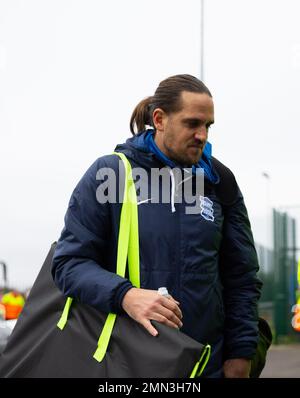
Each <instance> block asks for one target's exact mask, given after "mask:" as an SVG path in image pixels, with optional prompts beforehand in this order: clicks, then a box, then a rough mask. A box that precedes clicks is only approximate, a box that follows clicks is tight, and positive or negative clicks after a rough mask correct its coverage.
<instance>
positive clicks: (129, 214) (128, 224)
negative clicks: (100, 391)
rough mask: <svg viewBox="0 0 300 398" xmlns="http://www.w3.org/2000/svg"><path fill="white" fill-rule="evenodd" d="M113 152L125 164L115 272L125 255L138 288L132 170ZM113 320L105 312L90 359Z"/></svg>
mask: <svg viewBox="0 0 300 398" xmlns="http://www.w3.org/2000/svg"><path fill="white" fill-rule="evenodd" d="M114 154H115V155H118V156H119V157H120V158H121V159H122V161H123V164H124V167H125V188H124V195H123V205H122V210H121V217H120V227H119V236H118V253H117V269H116V273H117V274H118V275H120V276H121V277H124V276H125V271H126V263H127V257H128V269H129V279H130V281H131V283H132V284H133V285H134V286H136V287H140V274H139V272H140V266H139V265H140V264H139V231H138V210H137V199H136V191H135V185H134V181H133V178H132V169H131V165H130V163H129V161H128V159H127V158H126V156H125V155H124V154H123V153H118V152H114ZM72 300H73V299H72V298H71V297H68V298H67V301H66V304H65V307H64V310H63V313H62V315H61V318H60V320H59V322H58V324H57V326H58V328H59V329H61V330H63V328H64V327H65V325H66V323H67V320H68V315H69V311H70V308H71V304H72ZM115 321H116V314H113V313H110V314H108V316H107V319H106V321H105V324H104V327H103V329H102V332H101V335H100V337H99V340H98V347H97V350H96V352H95V354H94V358H95V359H96V360H97V361H98V362H101V361H102V360H103V358H104V356H105V354H106V351H107V347H108V344H109V341H110V337H111V334H112V331H113V327H114V323H115Z"/></svg>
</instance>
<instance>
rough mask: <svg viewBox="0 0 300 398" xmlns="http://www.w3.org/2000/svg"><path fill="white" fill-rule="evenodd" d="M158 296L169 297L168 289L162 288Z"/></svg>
mask: <svg viewBox="0 0 300 398" xmlns="http://www.w3.org/2000/svg"><path fill="white" fill-rule="evenodd" d="M158 294H160V295H161V296H169V292H168V289H167V288H166V287H160V288H159V289H158Z"/></svg>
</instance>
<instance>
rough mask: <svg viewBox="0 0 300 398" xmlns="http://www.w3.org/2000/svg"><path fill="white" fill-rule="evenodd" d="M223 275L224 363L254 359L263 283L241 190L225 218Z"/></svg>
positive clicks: (222, 257) (222, 247) (222, 249)
mask: <svg viewBox="0 0 300 398" xmlns="http://www.w3.org/2000/svg"><path fill="white" fill-rule="evenodd" d="M223 234H224V235H223V241H222V246H221V252H220V273H221V279H222V282H223V287H224V290H223V297H224V306H225V336H224V337H225V339H224V349H225V352H224V359H229V358H247V359H251V358H252V357H253V356H254V354H255V350H256V346H257V340H258V313H257V302H258V299H259V297H260V290H261V286H262V283H261V281H260V280H259V278H258V277H257V271H258V268H259V267H258V260H257V254H256V250H255V246H254V241H253V236H252V232H251V226H250V222H249V218H248V214H247V209H246V207H245V204H244V200H243V196H242V194H241V192H240V190H239V189H238V194H237V199H236V201H235V202H234V204H233V205H231V206H227V208H226V209H225V214H224V226H223Z"/></svg>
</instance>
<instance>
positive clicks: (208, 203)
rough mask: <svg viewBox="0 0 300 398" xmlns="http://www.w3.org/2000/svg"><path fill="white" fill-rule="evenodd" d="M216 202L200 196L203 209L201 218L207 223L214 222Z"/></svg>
mask: <svg viewBox="0 0 300 398" xmlns="http://www.w3.org/2000/svg"><path fill="white" fill-rule="evenodd" d="M213 205H214V202H213V201H212V200H210V199H209V198H208V197H206V196H201V195H200V209H201V212H200V214H201V216H202V217H203V218H205V220H207V221H214V220H215V217H214V209H213Z"/></svg>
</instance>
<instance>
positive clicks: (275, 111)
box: [0, 0, 300, 377]
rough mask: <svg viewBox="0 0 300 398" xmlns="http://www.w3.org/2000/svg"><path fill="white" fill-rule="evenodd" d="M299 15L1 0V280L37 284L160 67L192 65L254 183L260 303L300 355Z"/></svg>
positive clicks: (228, 4) (236, 6)
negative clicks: (84, 189) (95, 171)
mask: <svg viewBox="0 0 300 398" xmlns="http://www.w3.org/2000/svg"><path fill="white" fill-rule="evenodd" d="M299 15H300V3H299V1H297V0H286V1H285V2H283V1H280V0H244V1H238V0H226V1H224V0H209V1H208V0H206V1H205V0H185V1H183V0H164V1H159V0H152V1H151V2H149V1H146V0H139V1H138V0H127V1H122V0H111V1H109V2H102V1H96V0H94V1H93V0H86V1H82V0H80V1H74V0H72V1H71V0H59V1H58V0H52V1H39V0H27V1H21V0H15V1H13V2H12V1H8V0H0V261H1V262H2V267H3V271H4V270H5V269H6V275H5V272H3V275H1V273H0V278H2V279H0V286H2V287H6V288H7V289H16V290H19V291H21V292H26V291H28V289H30V287H31V285H32V284H33V282H34V279H35V277H36V275H37V273H38V271H39V269H40V267H41V265H42V263H43V260H44V258H45V256H46V254H47V251H48V249H49V247H50V243H51V242H53V241H55V240H57V239H58V237H59V235H60V232H61V230H62V228H63V218H64V214H65V211H66V208H67V204H68V200H69V198H70V195H71V193H72V190H73V189H74V187H75V185H76V183H77V182H78V180H79V179H80V178H81V176H82V175H83V173H84V172H85V170H86V169H87V168H88V167H89V165H90V164H91V163H93V162H94V160H95V159H96V158H98V157H99V156H102V155H104V154H108V153H111V152H112V151H113V150H114V148H115V146H116V144H117V143H120V142H124V141H125V140H126V138H128V137H129V136H130V133H129V119H130V116H131V112H132V110H133V108H134V107H135V105H136V104H137V103H138V102H139V101H140V100H141V99H142V98H144V97H146V96H148V95H152V94H153V93H154V91H155V89H156V87H157V86H158V84H159V82H160V81H161V80H163V79H165V78H166V77H168V76H171V75H174V74H179V73H189V74H192V75H195V76H197V77H199V78H200V79H202V80H203V81H204V82H205V84H206V85H207V86H208V87H209V89H210V91H211V92H212V94H213V97H214V102H215V118H216V119H215V121H216V122H215V125H214V126H213V128H212V129H211V132H210V137H209V140H210V142H211V143H212V145H213V155H214V156H215V157H217V158H218V159H220V160H221V161H222V162H223V163H225V164H226V165H227V166H228V167H229V168H230V169H231V170H232V171H233V172H234V173H235V176H236V179H237V181H238V183H239V185H240V188H241V190H242V192H243V194H244V198H245V202H246V206H247V208H248V212H249V216H250V220H251V224H252V229H253V234H254V239H255V242H256V246H257V251H258V255H259V259H260V265H261V271H260V275H261V278H262V279H263V280H264V282H265V285H264V290H263V295H262V299H261V302H260V313H261V315H262V316H264V317H265V318H266V319H267V320H268V321H269V323H270V325H271V327H272V330H273V333H274V336H275V339H274V342H275V343H276V344H278V343H281V344H282V343H289V349H290V350H291V349H292V352H293V353H294V352H297V358H298V356H299V357H300V355H299V354H300V352H299V351H297V347H298V345H297V343H298V342H299V341H300V340H299V336H300V326H299V322H300V320H299V322H298V323H297V322H296V323H295V322H294V327H293V326H292V320H293V319H294V320H295V319H297V317H296V314H295V311H296V309H295V308H294V305H295V304H296V303H297V300H298V301H299V303H300V298H299V297H300V296H299V278H298V277H297V273H298V260H299V248H300V240H299V237H298V236H297V223H298V222H299V217H300V187H299V179H298V173H299V171H300V158H299V154H298V152H299V144H300V136H299V129H300V126H299V119H298V114H299V96H300V94H299V93H300V26H299V22H298V20H299ZM0 272H1V270H0ZM296 329H298V331H297V330H296ZM278 347H282V345H279V346H278ZM278 347H277V348H276V347H275V348H274V350H275V351H271V353H270V355H275V357H276V355H279V357H280V356H282V351H280V352H279V351H278ZM294 347H296V348H294ZM280 349H281V348H280ZM276 350H277V351H276ZM278 352H279V354H278ZM275 357H274V358H275ZM288 357H291V354H290V353H289V354H288ZM276 358H277V357H276ZM274 361H275V360H274ZM274 361H273V362H274ZM296 361H297V359H296ZM295 368H296V373H295V374H294V373H292V371H290V373H288V375H287V377H288V376H289V377H292V376H297V375H299V376H300V362H297V366H296V365H295V363H293V369H294V370H295ZM268 371H269V370H268V369H266V372H268ZM270 372H271V373H270V374H271V375H272V377H275V376H276V371H275V370H274V369H271V370H270ZM274 372H275V373H274ZM266 375H267V376H269V374H268V373H266ZM274 375H275V376H274ZM284 376H286V375H284ZM269 377H271V376H269Z"/></svg>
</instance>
